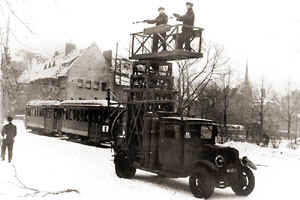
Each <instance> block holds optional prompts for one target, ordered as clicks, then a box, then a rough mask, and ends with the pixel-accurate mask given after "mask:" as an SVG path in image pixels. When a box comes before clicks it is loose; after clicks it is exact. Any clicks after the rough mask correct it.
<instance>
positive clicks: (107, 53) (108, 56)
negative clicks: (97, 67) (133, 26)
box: [103, 50, 112, 67]
mask: <svg viewBox="0 0 300 200" xmlns="http://www.w3.org/2000/svg"><path fill="white" fill-rule="evenodd" d="M103 56H104V58H105V62H106V64H107V65H108V66H110V67H111V66H112V51H111V50H109V51H103Z"/></svg>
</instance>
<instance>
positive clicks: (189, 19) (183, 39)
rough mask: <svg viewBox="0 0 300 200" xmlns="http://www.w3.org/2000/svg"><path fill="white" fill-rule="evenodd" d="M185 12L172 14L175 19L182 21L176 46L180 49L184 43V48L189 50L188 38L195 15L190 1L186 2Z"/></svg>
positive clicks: (191, 32)
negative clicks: (183, 13)
mask: <svg viewBox="0 0 300 200" xmlns="http://www.w3.org/2000/svg"><path fill="white" fill-rule="evenodd" d="M186 8H187V12H186V13H185V15H182V16H181V15H178V14H174V16H175V17H176V19H177V21H182V22H183V27H182V33H181V35H180V37H179V40H178V43H177V48H178V49H182V48H183V43H184V49H185V50H187V51H191V45H190V39H191V37H192V36H193V26H194V21H195V15H194V11H193V4H192V3H191V2H187V3H186Z"/></svg>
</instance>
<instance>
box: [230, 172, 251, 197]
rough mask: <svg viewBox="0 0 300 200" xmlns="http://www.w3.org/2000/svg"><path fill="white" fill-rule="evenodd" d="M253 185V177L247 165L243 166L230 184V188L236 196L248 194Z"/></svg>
mask: <svg viewBox="0 0 300 200" xmlns="http://www.w3.org/2000/svg"><path fill="white" fill-rule="evenodd" d="M254 187H255V177H254V174H253V172H252V171H251V170H250V169H249V168H248V167H243V168H242V171H241V174H239V175H238V178H237V179H236V181H235V182H234V183H233V184H232V185H231V188H232V190H233V191H234V193H235V194H236V195H238V196H248V195H249V194H250V193H251V192H252V191H253V189H254Z"/></svg>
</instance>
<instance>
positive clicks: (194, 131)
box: [187, 124, 217, 139]
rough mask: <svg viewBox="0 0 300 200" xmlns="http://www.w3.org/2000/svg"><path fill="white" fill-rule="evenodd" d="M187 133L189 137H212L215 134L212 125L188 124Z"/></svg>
mask: <svg viewBox="0 0 300 200" xmlns="http://www.w3.org/2000/svg"><path fill="white" fill-rule="evenodd" d="M187 133H188V135H189V136H190V138H201V139H213V137H215V136H216V134H217V133H216V129H215V128H213V126H212V125H205V124H188V125H187Z"/></svg>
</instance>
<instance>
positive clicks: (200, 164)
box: [191, 160, 218, 173]
mask: <svg viewBox="0 0 300 200" xmlns="http://www.w3.org/2000/svg"><path fill="white" fill-rule="evenodd" d="M201 168H205V169H208V170H210V171H218V168H217V167H216V166H215V165H214V164H213V163H212V162H209V161H207V160H198V161H196V162H194V163H193V164H192V165H191V172H192V173H195V172H197V171H198V170H199V169H201Z"/></svg>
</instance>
